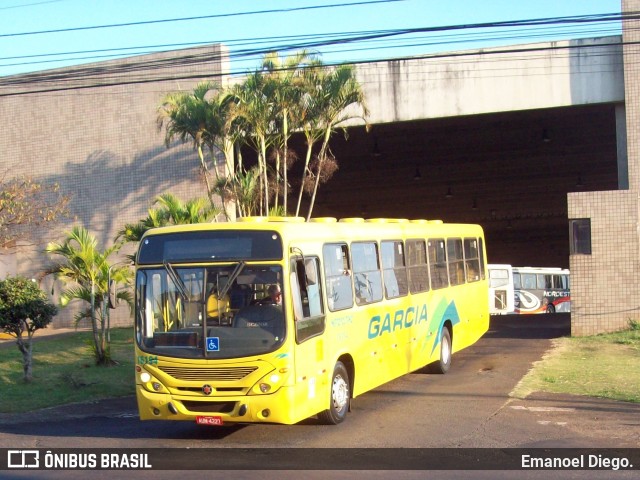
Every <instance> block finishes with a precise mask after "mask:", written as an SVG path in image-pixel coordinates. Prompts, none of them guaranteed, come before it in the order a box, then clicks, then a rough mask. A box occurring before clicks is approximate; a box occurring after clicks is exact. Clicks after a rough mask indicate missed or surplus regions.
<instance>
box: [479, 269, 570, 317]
mask: <svg viewBox="0 0 640 480" xmlns="http://www.w3.org/2000/svg"><path fill="white" fill-rule="evenodd" d="M487 267H488V271H489V313H490V314H491V315H504V314H509V313H556V312H559V313H560V312H562V313H564V312H570V311H571V289H570V276H569V270H567V269H562V268H546V267H512V266H511V265H500V264H489V265H487Z"/></svg>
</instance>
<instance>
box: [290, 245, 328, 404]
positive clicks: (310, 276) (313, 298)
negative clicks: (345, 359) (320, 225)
mask: <svg viewBox="0 0 640 480" xmlns="http://www.w3.org/2000/svg"><path fill="white" fill-rule="evenodd" d="M321 285H322V284H321V282H320V262H319V260H318V258H317V257H305V258H304V259H303V258H300V257H297V258H294V259H292V262H291V274H290V286H291V297H292V303H293V313H294V322H295V329H294V334H295V374H296V409H304V410H305V414H304V415H302V416H310V415H313V414H315V413H317V412H319V411H321V410H325V409H326V408H327V407H328V402H329V395H328V393H326V392H327V388H328V387H327V384H328V380H327V377H328V376H329V375H331V373H333V371H332V372H327V366H326V361H327V359H326V358H325V347H326V346H325V338H324V337H325V336H324V331H325V313H324V305H323V302H322V291H321ZM298 413H300V414H302V412H298Z"/></svg>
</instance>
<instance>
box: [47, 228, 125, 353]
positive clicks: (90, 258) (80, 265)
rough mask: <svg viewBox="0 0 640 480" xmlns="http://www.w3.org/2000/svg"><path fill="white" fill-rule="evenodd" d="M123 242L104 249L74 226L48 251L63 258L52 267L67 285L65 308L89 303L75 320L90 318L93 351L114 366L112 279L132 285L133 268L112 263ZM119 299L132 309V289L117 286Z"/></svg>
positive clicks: (48, 248) (52, 270) (64, 296)
mask: <svg viewBox="0 0 640 480" xmlns="http://www.w3.org/2000/svg"><path fill="white" fill-rule="evenodd" d="M121 246H122V244H121V243H116V244H114V245H113V246H111V247H109V248H106V249H104V250H101V249H100V248H98V242H97V240H96V238H95V237H94V236H93V235H92V234H90V233H89V232H88V231H87V230H86V229H84V228H82V227H74V228H73V229H72V230H71V231H70V232H68V233H67V236H66V238H65V239H64V241H63V242H62V243H56V242H51V243H49V244H48V245H47V252H48V253H49V254H51V255H53V256H55V257H58V258H61V259H60V261H59V262H58V263H57V264H55V265H52V266H51V267H49V268H48V269H47V271H46V273H47V274H53V275H55V276H56V278H58V279H59V280H61V281H62V282H63V283H64V284H65V288H64V290H63V291H62V294H61V297H60V304H61V306H62V307H66V306H67V305H69V303H70V302H72V301H74V300H80V301H81V302H84V303H85V304H87V307H86V308H85V309H84V310H81V311H80V312H79V313H78V314H77V315H76V317H75V320H76V323H78V322H80V321H82V320H86V319H89V320H90V321H91V326H92V329H93V341H94V354H95V359H96V363H97V364H98V365H111V364H112V363H113V361H112V359H111V356H110V345H109V341H110V338H109V308H108V304H107V302H108V295H109V280H112V281H114V282H115V283H116V285H122V286H129V285H130V283H131V271H130V270H129V268H128V267H127V266H125V265H118V264H114V263H111V261H110V257H111V256H112V255H114V254H115V253H117V252H118V250H119V249H120V247H121ZM117 299H118V300H122V301H124V302H126V303H127V304H128V305H129V308H130V309H132V310H133V297H132V296H131V292H130V291H129V290H125V289H118V293H117Z"/></svg>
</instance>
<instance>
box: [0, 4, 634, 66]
mask: <svg viewBox="0 0 640 480" xmlns="http://www.w3.org/2000/svg"><path fill="white" fill-rule="evenodd" d="M634 15H635V12H632V13H626V14H619V13H605V14H597V15H582V16H571V17H555V18H539V19H528V20H515V21H513V20H512V21H503V22H488V23H477V24H463V25H449V26H438V27H422V28H412V29H387V30H376V31H361V32H341V33H331V34H306V35H300V36H279V37H258V38H245V39H236V40H212V41H208V42H192V43H181V44H165V45H149V46H139V47H125V48H120V49H101V50H87V51H75V52H63V53H50V54H39V55H26V56H13V57H4V58H0V60H10V59H16V60H19V59H30V58H42V57H57V56H65V55H79V54H85V53H103V52H104V53H106V52H130V51H132V50H136V51H137V53H136V54H143V53H151V52H152V51H156V49H158V48H168V47H173V48H175V47H182V46H195V45H202V44H212V43H224V44H225V45H228V46H233V45H241V44H242V43H251V44H252V45H254V44H255V43H256V42H259V43H269V42H278V41H284V40H286V41H291V40H298V43H293V44H291V43H290V44H277V43H276V44H275V45H272V46H270V47H267V48H266V49H265V48H261V49H255V50H254V51H255V52H256V53H254V55H257V54H259V53H264V52H265V50H279V51H287V50H294V49H300V48H307V49H310V48H318V47H326V46H329V45H340V44H344V43H348V42H351V43H353V42H371V41H374V40H379V39H385V38H391V37H399V36H412V35H418V34H420V35H425V34H432V33H437V32H446V31H454V32H455V31H459V30H482V29H488V28H507V27H509V28H513V27H516V26H517V27H520V28H525V27H526V28H529V31H534V30H536V29H540V28H546V29H547V30H550V27H551V28H553V26H556V27H558V28H559V27H561V26H568V25H574V26H576V27H579V26H581V25H586V24H595V23H617V22H619V21H621V20H622V19H632V18H636V17H635V16H634ZM467 35H469V34H467ZM540 36H541V35H538V37H540ZM522 37H523V35H520V36H518V37H511V38H522ZM507 38H509V37H507ZM312 39H316V41H315V42H314V41H310V40H312ZM305 40H308V41H305ZM442 43H445V42H441V43H440V44H442ZM449 43H459V42H457V41H452V42H449ZM426 45H428V43H426ZM140 49H147V51H142V52H141V51H139V50H140ZM362 50H364V49H362ZM250 52H251V50H250V49H248V50H239V51H234V52H233V53H232V55H231V58H234V57H236V58H241V57H246V56H250V55H251V53H250ZM123 55H124V54H121V53H112V54H109V55H92V56H90V57H74V58H71V59H70V58H65V59H62V60H57V59H54V60H36V61H27V62H16V63H7V64H0V67H8V66H18V65H32V64H44V63H55V62H59V61H69V60H75V61H77V60H89V59H101V58H118V57H122V56H123Z"/></svg>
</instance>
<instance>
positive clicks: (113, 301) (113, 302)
mask: <svg viewBox="0 0 640 480" xmlns="http://www.w3.org/2000/svg"><path fill="white" fill-rule="evenodd" d="M117 293H118V292H117V290H116V282H115V281H113V280H109V308H111V309H114V308H116V307H117V306H118V297H117Z"/></svg>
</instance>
